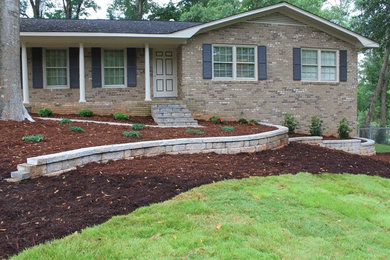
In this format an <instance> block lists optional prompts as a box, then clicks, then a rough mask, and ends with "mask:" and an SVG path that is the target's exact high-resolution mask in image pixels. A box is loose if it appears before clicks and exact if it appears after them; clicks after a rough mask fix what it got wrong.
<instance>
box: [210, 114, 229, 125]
mask: <svg viewBox="0 0 390 260" xmlns="http://www.w3.org/2000/svg"><path fill="white" fill-rule="evenodd" d="M210 121H211V122H213V123H214V124H223V123H224V122H225V119H223V118H222V117H219V116H213V117H211V118H210Z"/></svg>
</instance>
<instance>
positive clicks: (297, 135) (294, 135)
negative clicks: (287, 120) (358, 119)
mask: <svg viewBox="0 0 390 260" xmlns="http://www.w3.org/2000/svg"><path fill="white" fill-rule="evenodd" d="M288 137H290V138H293V137H319V136H312V135H307V134H297V133H295V134H290V135H289V136H288ZM351 139H354V138H352V137H350V138H343V139H340V138H339V137H337V136H333V135H325V136H322V140H351ZM364 142H366V141H362V143H364Z"/></svg>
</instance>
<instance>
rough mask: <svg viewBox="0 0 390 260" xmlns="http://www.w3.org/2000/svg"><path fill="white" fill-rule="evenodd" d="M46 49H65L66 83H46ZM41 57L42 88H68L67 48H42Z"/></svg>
mask: <svg viewBox="0 0 390 260" xmlns="http://www.w3.org/2000/svg"><path fill="white" fill-rule="evenodd" d="M46 50H66V76H67V79H66V82H67V84H66V85H50V86H49V85H47V78H46V74H47V73H46ZM42 59H43V62H42V64H43V88H44V89H68V88H70V82H69V80H70V72H69V48H45V49H43V53H42Z"/></svg>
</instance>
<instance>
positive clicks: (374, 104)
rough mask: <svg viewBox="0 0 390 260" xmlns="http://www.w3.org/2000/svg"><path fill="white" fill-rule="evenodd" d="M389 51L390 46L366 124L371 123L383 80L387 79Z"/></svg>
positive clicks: (386, 52)
mask: <svg viewBox="0 0 390 260" xmlns="http://www.w3.org/2000/svg"><path fill="white" fill-rule="evenodd" d="M389 52H390V47H386V49H385V56H384V59H383V64H382V69H381V73H380V74H379V80H378V84H377V85H376V89H375V94H374V97H373V98H372V101H371V104H370V109H369V110H368V114H367V118H366V126H369V125H370V124H371V120H372V117H373V115H374V111H375V106H376V102H377V101H378V97H379V94H380V92H381V88H382V86H383V82H384V80H385V74H386V70H387V66H388V64H389Z"/></svg>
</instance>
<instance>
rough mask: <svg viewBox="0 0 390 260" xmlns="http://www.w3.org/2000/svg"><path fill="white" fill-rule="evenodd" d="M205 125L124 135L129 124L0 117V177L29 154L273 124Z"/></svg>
mask: <svg viewBox="0 0 390 260" xmlns="http://www.w3.org/2000/svg"><path fill="white" fill-rule="evenodd" d="M200 124H201V125H202V126H205V127H204V128H198V129H200V130H201V131H204V134H203V135H198V134H193V133H188V132H187V129H186V128H183V127H181V128H155V127H148V128H145V129H142V130H139V132H140V133H141V137H139V138H135V137H133V138H132V137H124V136H123V135H122V133H123V132H124V131H134V130H132V129H131V128H130V127H128V126H111V125H104V124H96V123H73V124H72V125H75V126H79V127H82V128H83V129H84V130H86V132H85V133H75V132H72V131H70V130H69V126H70V125H69V124H64V125H61V124H60V123H59V122H58V121H47V120H37V122H36V123H30V122H27V121H25V122H13V121H0V129H1V131H0V143H1V146H0V180H1V179H4V178H9V177H10V172H11V171H14V170H16V166H17V165H18V164H20V163H24V162H26V159H27V158H28V157H34V156H39V155H45V154H51V153H57V152H63V151H67V150H73V149H78V148H84V147H91V146H99V145H106V144H119V143H130V142H140V141H149V140H161V139H173V138H194V137H211V136H234V135H247V134H256V133H261V132H267V131H271V130H274V129H275V128H274V127H268V126H263V125H256V126H250V125H240V124H238V123H235V122H228V123H227V124H226V125H232V126H234V127H235V129H234V131H232V132H225V131H222V130H221V125H216V124H213V123H211V122H207V121H201V122H200ZM38 134H41V135H43V136H44V138H45V139H44V141H43V142H40V143H34V142H32V141H27V142H26V141H22V137H23V136H28V135H38Z"/></svg>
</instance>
